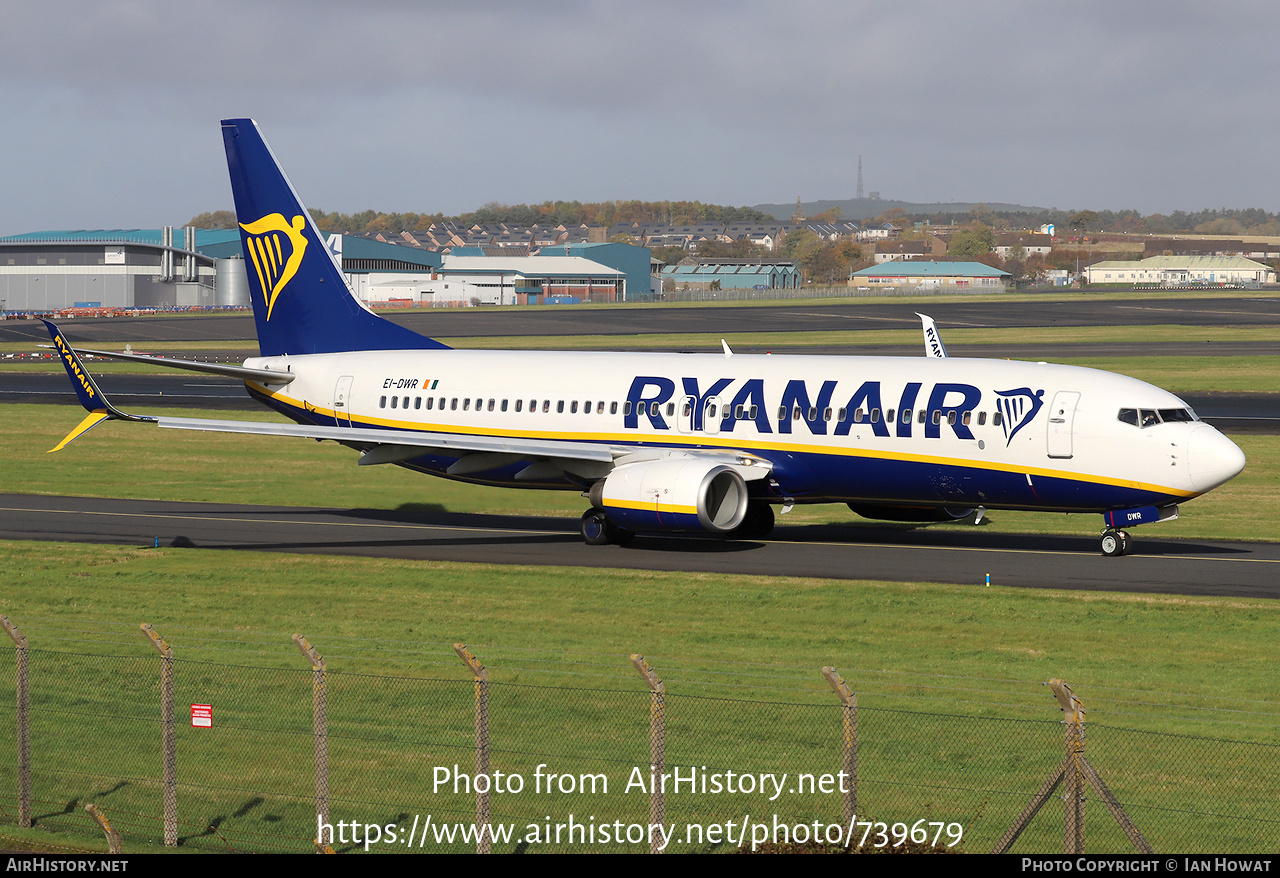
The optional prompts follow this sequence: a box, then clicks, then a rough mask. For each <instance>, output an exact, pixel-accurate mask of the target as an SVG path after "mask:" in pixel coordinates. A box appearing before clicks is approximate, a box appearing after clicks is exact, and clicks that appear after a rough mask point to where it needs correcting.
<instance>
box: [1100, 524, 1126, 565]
mask: <svg viewBox="0 0 1280 878" xmlns="http://www.w3.org/2000/svg"><path fill="white" fill-rule="evenodd" d="M1132 548H1133V544H1132V541H1131V540H1130V539H1129V534H1128V532H1127V531H1123V530H1116V529H1114V528H1110V527H1109V528H1107V529H1106V530H1104V531H1103V532H1102V554H1104V555H1106V556H1107V557H1108V558H1114V557H1115V556H1117V555H1127V554H1129V552H1130V550H1131V549H1132Z"/></svg>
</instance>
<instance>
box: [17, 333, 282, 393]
mask: <svg viewBox="0 0 1280 878" xmlns="http://www.w3.org/2000/svg"><path fill="white" fill-rule="evenodd" d="M45 325H46V326H49V331H50V333H52V335H54V342H55V344H41V346H38V347H45V348H47V347H51V348H55V349H56V351H58V353H59V356H61V357H65V352H64V348H69V347H70V344H69V343H68V342H65V340H63V342H61V343H58V328H56V326H55V325H54V324H51V323H49V321H47V320H45ZM76 353H90V355H92V356H95V357H108V358H110V360H128V361H129V362H145V363H151V365H155V366H165V367H168V369H186V370H187V371H191V372H209V374H211V375H227V376H228V378H241V379H244V380H246V381H259V383H261V384H288V383H289V381H292V380H293V379H294V378H296V376H294V375H293V372H280V371H271V370H270V369H250V367H248V366H234V365H232V363H223V362H201V361H198V360H175V358H173V357H152V356H151V355H147V353H133V352H125V351H95V349H93V348H76Z"/></svg>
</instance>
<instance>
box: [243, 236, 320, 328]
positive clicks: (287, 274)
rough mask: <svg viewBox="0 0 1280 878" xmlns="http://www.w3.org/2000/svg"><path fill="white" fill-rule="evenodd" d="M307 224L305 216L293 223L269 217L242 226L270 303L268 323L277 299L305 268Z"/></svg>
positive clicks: (259, 281) (249, 253) (249, 251)
mask: <svg viewBox="0 0 1280 878" xmlns="http://www.w3.org/2000/svg"><path fill="white" fill-rule="evenodd" d="M306 224H307V221H306V220H305V219H304V218H303V217H302V215H301V214H299V215H298V216H295V217H294V218H293V222H292V223H289V222H287V221H286V220H285V218H284V216H283V215H282V214H278V213H272V214H267V215H266V216H264V217H263V218H262V219H260V220H257V221H256V222H252V223H241V224H240V228H242V229H244V230H245V232H246V233H247V237H246V239H245V251H246V252H247V253H248V255H249V259H250V260H251V261H252V262H253V267H254V270H255V271H257V272H258V283H259V284H260V285H261V286H262V294H263V295H264V296H265V297H266V299H267V319H268V320H270V319H271V309H272V308H273V307H275V304H276V296H278V295H280V291H281V290H283V289H284V288H285V286H286V285H287V284H288V283H289V281H291V280H292V279H293V276H294V275H295V274H297V272H298V266H299V265H301V264H302V254H303V253H304V252H306V249H307V239H306V237H304V236H303V234H302V229H303V227H304V226H305V225H306Z"/></svg>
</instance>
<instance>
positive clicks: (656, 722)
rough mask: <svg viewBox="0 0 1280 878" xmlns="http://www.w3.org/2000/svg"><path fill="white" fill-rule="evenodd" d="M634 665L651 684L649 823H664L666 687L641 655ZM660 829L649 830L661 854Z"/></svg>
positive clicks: (651, 845)
mask: <svg viewBox="0 0 1280 878" xmlns="http://www.w3.org/2000/svg"><path fill="white" fill-rule="evenodd" d="M631 664H633V665H634V666H635V669H636V670H637V671H639V672H640V676H642V677H644V681H645V683H646V684H647V685H648V687H649V825H650V826H651V827H653V826H661V825H663V823H665V822H666V819H667V803H666V795H665V793H664V791H663V783H662V775H663V774H665V773H666V770H667V719H666V693H667V690H666V687H665V686H663V684H662V680H660V679H659V678H658V675H657V673H656V672H655V671H654V670H653V668H651V667H649V663H648V662H646V661H645V660H644V656H642V655H632V656H631ZM661 835H662V833H661V832H654V831H653V830H652V829H650V830H649V853H651V854H660V853H662V847H661V843H660V842H659V841H658V839H659V837H660V836H661Z"/></svg>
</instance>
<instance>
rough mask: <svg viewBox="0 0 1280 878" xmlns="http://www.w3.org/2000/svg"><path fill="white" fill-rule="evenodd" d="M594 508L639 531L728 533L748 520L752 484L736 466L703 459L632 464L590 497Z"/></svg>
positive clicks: (616, 472)
mask: <svg viewBox="0 0 1280 878" xmlns="http://www.w3.org/2000/svg"><path fill="white" fill-rule="evenodd" d="M587 496H588V498H589V499H590V500H591V504H592V505H593V506H597V507H600V508H601V509H603V510H604V511H605V515H606V516H608V518H609V520H610V521H611V522H613V523H614V524H616V525H617V526H618V527H621V528H625V529H627V530H634V531H663V530H665V531H710V532H712V533H727V532H728V531H731V530H733V529H734V528H736V527H737V526H738V525H740V524H742V521H743V519H744V518H746V515H747V483H746V480H745V479H743V477H742V475H741V474H740V473H739V472H738V471H737V470H735V469H734V468H733V467H731V466H726V465H724V464H721V463H714V462H710V461H705V460H698V459H697V458H675V459H673V458H666V459H662V460H653V461H642V462H639V463H629V464H624V465H623V466H620V467H618V468H617V469H615V470H613V471H612V472H611V473H609V475H608V476H607V477H606V478H605V479H603V480H602V481H599V482H596V483H595V484H594V485H592V486H591V490H590V492H588V495H587Z"/></svg>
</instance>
